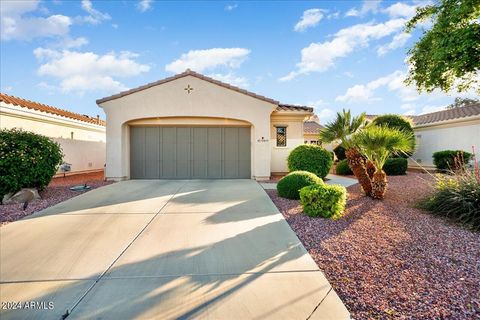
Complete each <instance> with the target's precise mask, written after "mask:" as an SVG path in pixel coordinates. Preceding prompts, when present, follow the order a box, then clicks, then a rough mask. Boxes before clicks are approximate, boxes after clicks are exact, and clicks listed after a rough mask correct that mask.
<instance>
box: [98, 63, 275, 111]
mask: <svg viewBox="0 0 480 320" xmlns="http://www.w3.org/2000/svg"><path fill="white" fill-rule="evenodd" d="M187 76H192V77H195V78H198V79H202V80H205V81H208V82H211V83H213V84H216V85H219V86H221V87H224V88H227V89H230V90H233V91H237V92H240V93H243V94H246V95H247V96H251V97H253V98H257V99H260V100H263V101H266V102H270V103H273V104H278V103H279V102H278V101H276V100H273V99H270V98H267V97H264V96H261V95H259V94H256V93H253V92H250V91H247V90H245V89H241V88H239V87H235V86H232V85H231V84H228V83H225V82H222V81H218V80H215V79H213V78H210V77H207V76H204V75H203V74H200V73H197V72H195V71H192V70H190V69H187V70H186V71H185V72H182V73H179V74H176V75H174V76H172V77H168V78H165V79H162V80H158V81H155V82H151V83H147V84H146V85H143V86H140V87H137V88H133V89H130V90H127V91H123V92H120V93H118V94H114V95H112V96H109V97H105V98H102V99H98V100H97V104H101V103H104V102H106V101H110V100H115V99H118V98H121V97H124V96H128V95H129V94H132V93H135V92H139V91H142V90H145V89H148V88H151V87H154V86H158V85H161V84H164V83H167V82H170V81H173V80H177V79H180V78H183V77H187Z"/></svg>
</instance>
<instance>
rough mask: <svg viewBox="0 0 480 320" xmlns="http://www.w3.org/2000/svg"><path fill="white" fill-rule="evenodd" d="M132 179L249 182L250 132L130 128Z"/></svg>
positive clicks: (223, 128)
mask: <svg viewBox="0 0 480 320" xmlns="http://www.w3.org/2000/svg"><path fill="white" fill-rule="evenodd" d="M130 139H131V155H130V157H131V158H130V159H131V177H132V178H134V179H157V178H162V179H192V178H193V179H204V178H207V179H221V178H250V145H251V142H250V128H234V127H161V126H159V127H132V128H131V137H130Z"/></svg>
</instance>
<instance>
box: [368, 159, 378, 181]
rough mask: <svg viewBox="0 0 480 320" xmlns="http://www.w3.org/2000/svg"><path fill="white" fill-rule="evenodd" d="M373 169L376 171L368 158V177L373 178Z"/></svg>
mask: <svg viewBox="0 0 480 320" xmlns="http://www.w3.org/2000/svg"><path fill="white" fill-rule="evenodd" d="M375 171H377V168H376V167H375V165H374V164H373V162H372V161H370V160H367V173H368V176H369V177H370V179H373V174H374V173H375Z"/></svg>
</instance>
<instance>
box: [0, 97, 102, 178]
mask: <svg viewBox="0 0 480 320" xmlns="http://www.w3.org/2000/svg"><path fill="white" fill-rule="evenodd" d="M0 128H1V129H12V128H19V129H22V130H25V131H31V132H34V133H37V134H41V135H44V136H47V137H50V138H52V140H54V141H57V142H58V143H59V144H60V146H61V147H62V150H63V153H64V161H65V162H66V163H69V164H71V172H70V173H84V172H93V171H99V170H103V168H104V165H105V140H106V136H105V121H103V120H101V119H100V118H99V117H96V118H95V117H89V116H86V115H81V114H78V113H74V112H70V111H66V110H63V109H59V108H55V107H52V106H49V105H46V104H43V103H39V102H34V101H30V100H27V99H22V98H18V97H14V96H11V95H8V94H5V93H0Z"/></svg>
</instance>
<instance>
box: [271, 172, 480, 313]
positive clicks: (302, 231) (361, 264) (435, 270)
mask: <svg viewBox="0 0 480 320" xmlns="http://www.w3.org/2000/svg"><path fill="white" fill-rule="evenodd" d="M430 181H431V178H430V177H429V176H428V175H426V174H419V173H408V175H407V176H396V177H389V190H388V191H387V195H386V198H385V199H384V200H383V201H379V200H373V199H371V198H368V197H365V196H364V195H363V194H362V193H361V191H360V187H359V185H358V184H357V185H354V186H351V187H349V188H347V190H348V193H349V196H348V202H347V209H346V212H345V215H344V216H343V217H342V218H341V219H338V220H336V221H332V220H326V219H322V218H309V217H307V216H306V215H304V214H303V213H302V208H301V206H300V204H299V201H295V200H288V199H283V198H280V197H278V195H277V192H276V190H266V192H267V193H268V194H269V196H270V197H271V198H272V200H273V202H274V203H275V204H276V205H277V207H278V208H279V210H280V211H281V212H282V214H283V215H284V216H285V218H286V220H287V221H288V223H289V224H290V226H291V227H292V229H293V230H294V231H295V232H296V233H297V235H298V237H299V238H300V240H301V241H302V242H303V244H304V245H305V247H306V248H307V250H308V251H309V253H310V255H311V256H312V257H313V259H314V260H315V261H316V263H317V264H318V266H319V267H320V269H322V270H323V271H324V273H325V275H326V276H327V278H328V279H329V281H330V283H331V284H332V286H333V287H334V288H335V290H336V291H337V293H338V294H339V295H340V297H341V298H342V300H343V302H344V303H345V305H346V306H347V308H348V309H349V310H350V312H351V314H352V317H353V318H355V319H480V233H474V232H471V231H468V230H466V229H464V228H462V227H461V226H458V225H454V224H452V223H450V222H448V221H447V220H445V219H442V218H440V217H436V216H433V215H431V214H429V213H427V212H425V211H422V210H420V209H416V208H413V205H414V204H415V203H416V202H417V201H418V200H419V199H420V198H421V197H424V196H425V195H426V194H427V193H428V192H429V190H430V184H429V182H430Z"/></svg>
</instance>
